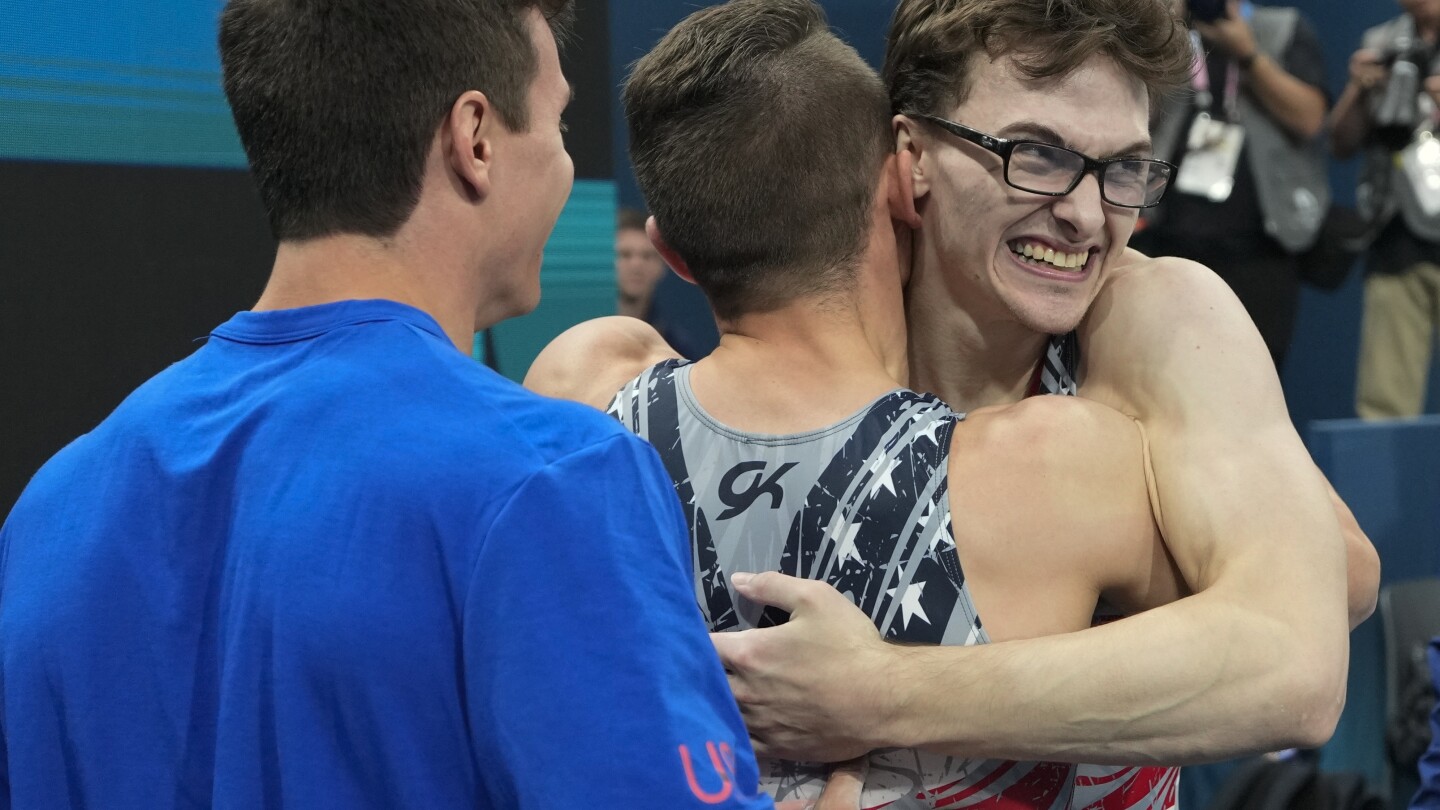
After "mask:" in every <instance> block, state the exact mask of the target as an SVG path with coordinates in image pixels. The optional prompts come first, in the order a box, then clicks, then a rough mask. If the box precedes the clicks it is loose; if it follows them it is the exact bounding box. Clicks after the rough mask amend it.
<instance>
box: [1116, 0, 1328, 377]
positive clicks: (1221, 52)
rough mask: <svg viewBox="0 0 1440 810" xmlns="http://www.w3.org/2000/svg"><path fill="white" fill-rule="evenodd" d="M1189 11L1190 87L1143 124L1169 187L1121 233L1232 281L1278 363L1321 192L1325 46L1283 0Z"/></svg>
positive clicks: (1185, 6) (1194, 0)
mask: <svg viewBox="0 0 1440 810" xmlns="http://www.w3.org/2000/svg"><path fill="white" fill-rule="evenodd" d="M1175 6H1176V13H1177V14H1187V13H1188V14H1189V17H1190V21H1191V38H1192V40H1193V44H1194V49H1195V68H1194V73H1193V75H1192V78H1191V82H1190V87H1189V89H1188V91H1186V92H1184V93H1181V94H1178V95H1176V96H1175V97H1173V98H1171V99H1169V100H1168V101H1167V102H1163V103H1162V105H1161V106H1160V109H1159V112H1158V117H1157V119H1156V120H1155V122H1154V123H1153V124H1152V127H1151V130H1152V138H1153V140H1154V150H1155V157H1157V158H1161V159H1164V160H1169V161H1171V162H1172V163H1176V164H1178V165H1179V167H1180V168H1179V171H1178V172H1177V173H1176V177H1175V180H1174V181H1173V182H1172V183H1171V186H1170V187H1171V193H1170V194H1169V195H1168V196H1167V198H1166V200H1165V202H1163V203H1162V204H1161V206H1160V207H1159V208H1156V209H1150V211H1151V213H1152V215H1151V216H1149V217H1147V226H1148V227H1147V228H1146V229H1145V230H1144V231H1143V232H1142V233H1139V234H1137V235H1136V237H1135V238H1134V239H1132V240H1131V244H1132V245H1134V246H1135V247H1136V248H1137V249H1139V250H1140V251H1142V252H1144V253H1148V254H1150V255H1152V256H1179V257H1182V258H1186V259H1192V260H1194V261H1197V262H1199V263H1201V264H1204V265H1206V266H1207V267H1210V268H1212V269H1213V270H1215V272H1216V273H1217V274H1219V275H1220V277H1221V278H1223V279H1224V280H1225V281H1226V283H1228V284H1229V285H1230V287H1231V289H1233V290H1234V291H1235V294H1236V295H1237V296H1238V297H1239V299H1240V301H1241V303H1243V304H1244V305H1245V309H1246V310H1247V311H1248V312H1249V313H1250V317H1251V318H1252V319H1253V320H1254V321H1255V325H1256V326H1257V327H1259V329H1260V334H1261V335H1262V336H1263V337H1264V339H1265V345H1266V346H1267V347H1269V349H1270V356H1271V358H1272V359H1273V360H1274V361H1275V365H1276V367H1277V368H1278V367H1280V366H1281V365H1282V363H1283V362H1284V359H1285V352H1286V350H1287V349H1288V348H1289V345H1290V335H1291V331H1292V329H1293V326H1294V323H1295V310H1296V308H1297V306H1298V305H1299V297H1300V281H1299V275H1298V270H1299V258H1298V254H1300V253H1302V252H1303V251H1305V250H1307V249H1308V248H1310V246H1311V245H1313V244H1314V243H1315V240H1316V238H1317V236H1318V235H1319V232H1320V226H1321V224H1322V223H1323V221H1324V217H1325V212H1326V209H1327V208H1328V207H1329V203H1330V188H1329V184H1328V181H1327V178H1326V165H1325V155H1324V151H1323V149H1322V147H1321V146H1320V143H1319V140H1318V137H1317V136H1318V135H1319V134H1320V133H1321V131H1322V129H1323V127H1324V123H1325V110H1326V106H1327V105H1326V97H1325V93H1324V91H1323V90H1322V89H1321V88H1323V87H1324V85H1325V65H1324V57H1323V55H1322V53H1321V50H1320V42H1319V39H1318V38H1317V37H1316V35H1315V31H1314V29H1313V28H1312V27H1311V25H1310V23H1309V22H1308V21H1307V20H1306V19H1305V18H1304V16H1303V15H1301V14H1300V12H1299V11H1298V10H1296V9H1294V8H1288V7H1266V6H1252V5H1251V4H1250V3H1248V2H1239V0H1230V1H1229V2H1224V0H1190V2H1189V3H1185V2H1181V0H1176V3H1175Z"/></svg>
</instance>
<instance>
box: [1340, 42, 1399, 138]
mask: <svg viewBox="0 0 1440 810" xmlns="http://www.w3.org/2000/svg"><path fill="white" fill-rule="evenodd" d="M1388 75H1389V71H1388V70H1386V69H1385V68H1384V67H1383V66H1382V65H1381V64H1380V56H1379V54H1377V53H1375V52H1374V51H1372V50H1368V49H1365V48H1362V49H1360V50H1358V51H1356V52H1355V53H1354V55H1352V56H1351V57H1350V81H1349V82H1348V83H1347V84H1346V85H1345V90H1344V92H1342V93H1341V94H1340V100H1339V101H1337V102H1335V110H1334V112H1333V113H1332V114H1331V116H1330V149H1331V151H1332V152H1333V153H1334V154H1335V157H1337V158H1339V159H1341V160H1344V159H1345V158H1348V157H1350V156H1351V155H1353V154H1355V150H1357V149H1359V148H1360V146H1361V144H1363V143H1364V142H1365V136H1366V135H1367V134H1369V132H1370V92H1371V90H1373V89H1374V88H1375V87H1378V86H1379V85H1380V84H1382V83H1384V81H1385V78H1386V77H1387V76H1388Z"/></svg>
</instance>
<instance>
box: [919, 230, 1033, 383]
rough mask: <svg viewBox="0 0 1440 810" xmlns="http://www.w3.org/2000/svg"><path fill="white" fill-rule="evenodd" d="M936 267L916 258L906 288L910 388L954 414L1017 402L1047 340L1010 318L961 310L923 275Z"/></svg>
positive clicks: (932, 277) (937, 282)
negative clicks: (931, 397)
mask: <svg viewBox="0 0 1440 810" xmlns="http://www.w3.org/2000/svg"><path fill="white" fill-rule="evenodd" d="M917 259H918V257H917ZM937 265H938V262H935V261H933V260H932V261H929V262H921V261H918V260H917V262H916V265H915V267H914V269H913V271H912V274H911V277H910V283H909V285H908V286H907V287H906V315H907V323H908V325H909V329H910V343H909V345H910V374H911V387H913V388H915V389H916V390H918V391H926V392H929V393H932V394H935V395H936V396H938V397H940V398H941V399H943V400H944V401H945V402H946V403H948V404H949V405H950V406H951V407H953V408H956V409H958V410H974V409H976V408H982V407H985V406H987V405H1002V404H1008V403H1012V402H1018V401H1020V400H1021V399H1023V398H1024V397H1025V391H1026V388H1027V387H1028V386H1029V384H1030V380H1031V377H1032V376H1033V375H1034V373H1035V367H1036V364H1037V363H1038V362H1039V361H1040V355H1041V352H1043V351H1044V346H1045V341H1046V339H1047V338H1048V336H1047V335H1044V334H1041V333H1039V332H1036V331H1034V330H1033V329H1030V328H1029V327H1027V326H1025V325H1023V324H1021V323H1019V322H1018V321H1016V320H1014V318H1013V317H995V318H985V317H977V315H976V314H975V313H974V312H971V311H967V310H966V309H965V308H963V307H962V306H960V305H959V304H957V302H956V300H955V298H956V296H952V295H951V294H950V293H949V292H948V291H947V290H946V288H945V285H944V284H943V283H941V282H942V279H941V278H940V277H939V275H938V273H935V272H929V271H928V268H930V267H937ZM966 297H971V296H966ZM1007 314H1008V313H1007Z"/></svg>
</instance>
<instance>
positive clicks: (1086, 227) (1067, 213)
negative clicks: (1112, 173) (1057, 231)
mask: <svg viewBox="0 0 1440 810" xmlns="http://www.w3.org/2000/svg"><path fill="white" fill-rule="evenodd" d="M1051 211H1052V212H1053V213H1054V215H1055V218H1056V219H1057V220H1059V221H1060V224H1061V226H1062V227H1063V228H1065V229H1066V230H1067V231H1068V233H1066V234H1065V235H1066V236H1067V237H1070V238H1073V239H1075V240H1076V241H1085V240H1088V239H1090V238H1092V237H1095V236H1097V235H1098V234H1099V233H1100V230H1101V229H1102V228H1104V227H1105V201H1104V200H1103V199H1101V197H1100V178H1098V177H1096V176H1095V173H1094V172H1086V173H1085V176H1084V177H1082V178H1080V184H1079V185H1077V186H1075V188H1074V189H1071V191H1070V193H1069V194H1066V195H1065V196H1064V197H1057V198H1055V203H1054V205H1052V206H1051Z"/></svg>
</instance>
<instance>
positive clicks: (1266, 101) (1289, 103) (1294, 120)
mask: <svg viewBox="0 0 1440 810" xmlns="http://www.w3.org/2000/svg"><path fill="white" fill-rule="evenodd" d="M1239 6H1240V4H1239V0H1230V2H1229V3H1228V4H1227V8H1226V15H1225V16H1224V17H1221V18H1220V19H1218V20H1216V21H1214V22H1213V23H1202V22H1196V23H1195V30H1196V31H1199V32H1200V35H1201V36H1203V37H1204V38H1205V41H1206V42H1209V43H1211V44H1213V45H1214V46H1215V47H1217V48H1220V49H1222V50H1223V51H1225V52H1226V53H1228V54H1229V55H1230V56H1231V57H1232V58H1234V59H1239V60H1249V61H1250V69H1249V71H1248V76H1247V79H1248V81H1249V86H1250V90H1251V91H1252V92H1253V93H1254V94H1255V97H1256V98H1257V99H1259V100H1260V104H1261V106H1263V107H1264V108H1265V111H1266V112H1267V113H1269V115H1270V117H1271V118H1273V119H1275V121H1276V123H1278V124H1280V125H1281V126H1282V127H1284V128H1285V129H1286V131H1288V132H1289V133H1290V134H1291V135H1292V136H1293V137H1295V138H1299V139H1309V138H1313V137H1315V136H1316V135H1319V134H1320V131H1321V130H1322V129H1323V128H1324V126H1325V94H1324V93H1323V92H1321V91H1320V89H1319V88H1317V87H1314V86H1312V85H1309V84H1306V83H1305V82H1303V81H1301V80H1300V79H1298V78H1296V77H1295V76H1293V75H1291V74H1290V73H1289V72H1288V71H1287V70H1285V68H1284V67H1283V66H1282V65H1280V63H1278V62H1276V61H1275V60H1273V59H1271V58H1270V57H1268V56H1266V55H1265V54H1263V53H1261V52H1260V50H1259V47H1258V45H1257V44H1256V42H1255V34H1254V32H1253V31H1251V30H1250V25H1249V23H1247V22H1246V21H1245V20H1244V18H1243V17H1242V16H1241V14H1240V7H1239Z"/></svg>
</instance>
